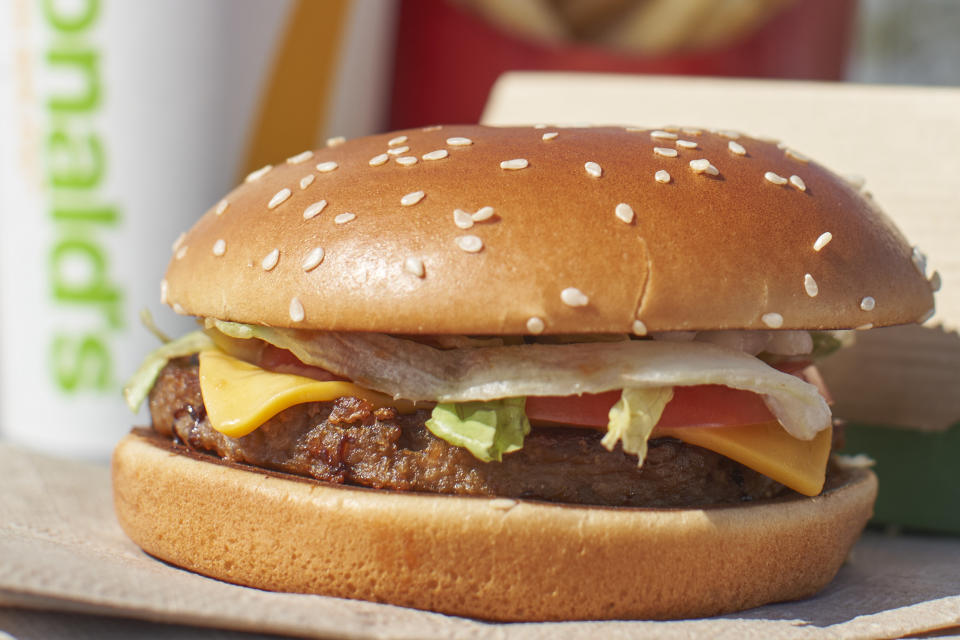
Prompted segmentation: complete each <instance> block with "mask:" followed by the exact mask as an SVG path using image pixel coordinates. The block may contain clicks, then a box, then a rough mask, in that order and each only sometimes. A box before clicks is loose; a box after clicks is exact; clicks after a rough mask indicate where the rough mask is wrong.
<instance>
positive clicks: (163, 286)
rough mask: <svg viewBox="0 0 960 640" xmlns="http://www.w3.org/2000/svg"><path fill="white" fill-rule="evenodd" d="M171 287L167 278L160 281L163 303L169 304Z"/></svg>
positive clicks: (161, 300)
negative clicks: (168, 293) (168, 298)
mask: <svg viewBox="0 0 960 640" xmlns="http://www.w3.org/2000/svg"><path fill="white" fill-rule="evenodd" d="M169 289H170V285H169V284H167V280H166V278H164V279H163V280H161V281H160V302H161V303H162V304H167V292H168V291H169Z"/></svg>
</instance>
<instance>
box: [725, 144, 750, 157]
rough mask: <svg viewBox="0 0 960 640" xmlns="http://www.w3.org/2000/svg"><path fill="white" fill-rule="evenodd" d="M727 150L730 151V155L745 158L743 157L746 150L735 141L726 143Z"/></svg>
mask: <svg viewBox="0 0 960 640" xmlns="http://www.w3.org/2000/svg"><path fill="white" fill-rule="evenodd" d="M727 149H729V150H730V153H735V154H737V155H738V156H745V155H747V150H746V149H745V148H744V147H743V145H742V144H740V143H739V142H737V141H736V140H730V141H728V142H727Z"/></svg>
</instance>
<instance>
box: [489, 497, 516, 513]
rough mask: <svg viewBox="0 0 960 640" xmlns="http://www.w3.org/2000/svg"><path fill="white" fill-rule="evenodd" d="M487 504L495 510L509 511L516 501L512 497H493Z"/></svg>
mask: <svg viewBox="0 0 960 640" xmlns="http://www.w3.org/2000/svg"><path fill="white" fill-rule="evenodd" d="M487 506H489V507H490V508H491V509H496V510H497V511H510V509H513V508H514V507H515V506H517V501H516V500H514V499H513V498H494V499H493V500H491V501H490V502H488V503H487Z"/></svg>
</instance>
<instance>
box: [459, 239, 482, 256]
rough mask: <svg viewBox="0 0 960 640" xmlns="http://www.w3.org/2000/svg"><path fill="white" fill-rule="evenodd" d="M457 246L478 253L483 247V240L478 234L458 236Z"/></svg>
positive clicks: (468, 251)
mask: <svg viewBox="0 0 960 640" xmlns="http://www.w3.org/2000/svg"><path fill="white" fill-rule="evenodd" d="M457 246H458V247H460V248H461V249H463V250H464V251H466V252H467V253H477V252H478V251H480V250H481V249H483V240H481V239H480V238H478V237H477V236H460V237H458V238H457Z"/></svg>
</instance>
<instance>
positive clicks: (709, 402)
mask: <svg viewBox="0 0 960 640" xmlns="http://www.w3.org/2000/svg"><path fill="white" fill-rule="evenodd" d="M777 368H778V369H781V370H782V371H785V372H786V373H790V374H792V375H795V376H799V377H801V378H803V379H804V380H806V381H807V382H809V383H811V384H813V385H815V386H816V387H817V388H818V389H819V390H820V393H821V394H822V395H823V396H824V397H825V398H826V399H827V401H828V402H830V396H829V395H828V394H827V390H826V387H824V386H823V381H822V379H821V378H820V375H819V372H817V370H816V369H815V368H814V367H813V366H812V365H811V364H810V363H809V362H789V363H782V364H780V365H777ZM619 399H620V392H619V391H608V392H606V393H597V394H590V393H585V394H583V395H581V396H564V397H557V396H542V397H536V396H530V397H528V398H527V417H528V418H530V421H531V422H532V423H533V424H535V425H541V426H546V425H571V426H578V427H587V428H591V429H599V430H606V428H607V420H608V414H609V412H610V407H612V406H613V405H614V404H615V403H616V402H617V400H619ZM772 420H776V418H774V416H773V414H772V413H770V410H769V409H768V408H767V405H766V404H764V402H763V398H762V397H761V396H759V395H758V394H756V393H753V392H751V391H743V390H740V389H731V388H730V387H724V386H721V385H697V386H692V387H674V388H673V399H672V400H670V402H669V403H668V404H667V406H666V408H664V410H663V415H662V416H661V417H660V421H659V422H658V423H657V427H660V428H664V429H667V428H678V427H727V426H733V425H742V424H758V423H761V422H770V421H772Z"/></svg>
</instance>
